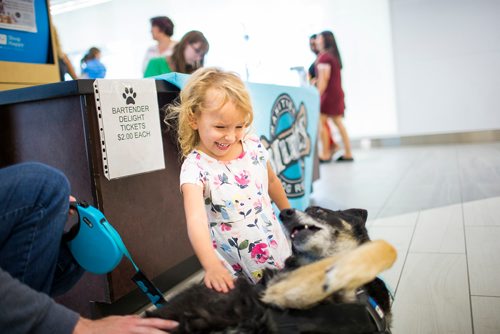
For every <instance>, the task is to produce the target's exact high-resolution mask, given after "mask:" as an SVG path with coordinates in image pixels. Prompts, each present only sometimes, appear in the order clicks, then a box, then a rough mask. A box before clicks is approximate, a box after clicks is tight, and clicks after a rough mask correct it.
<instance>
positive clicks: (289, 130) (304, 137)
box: [155, 73, 319, 210]
mask: <svg viewBox="0 0 500 334" xmlns="http://www.w3.org/2000/svg"><path fill="white" fill-rule="evenodd" d="M155 78H156V79H163V80H166V81H168V82H170V83H172V84H174V85H176V86H177V87H179V88H181V89H182V88H183V87H184V85H185V84H186V81H187V79H188V78H189V76H188V75H185V74H179V73H168V74H164V75H160V76H157V77H155ZM246 85H247V87H248V90H249V92H250V97H251V99H252V104H253V108H254V123H253V127H254V129H255V132H256V133H257V134H258V135H259V136H260V138H261V141H262V142H263V144H264V145H265V146H266V147H267V150H268V152H269V158H270V163H271V165H272V167H273V170H274V171H275V172H276V175H277V176H278V177H279V178H280V180H281V183H282V184H283V188H284V189H285V192H286V193H287V196H288V199H289V201H290V204H291V205H292V207H294V208H296V209H299V210H304V209H305V208H306V207H308V206H309V198H310V195H311V185H312V181H313V180H312V178H313V162H314V161H313V159H314V145H315V144H316V136H317V132H318V123H319V94H318V91H317V89H316V88H314V87H288V86H277V85H267V84H257V83H246Z"/></svg>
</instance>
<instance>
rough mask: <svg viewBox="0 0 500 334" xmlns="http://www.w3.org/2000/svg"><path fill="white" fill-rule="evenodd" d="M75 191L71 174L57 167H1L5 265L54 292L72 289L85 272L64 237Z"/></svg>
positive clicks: (0, 250)
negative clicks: (71, 190)
mask: <svg viewBox="0 0 500 334" xmlns="http://www.w3.org/2000/svg"><path fill="white" fill-rule="evenodd" d="M69 194H70V190H69V183H68V180H67V179H66V177H65V176H64V175H63V174H62V173H61V172H60V171H58V170H56V169H54V168H52V167H49V166H46V165H43V164H40V163H23V164H18V165H13V166H9V167H6V168H2V169H0V268H2V270H4V271H7V272H8V273H10V275H11V276H13V277H15V278H17V279H18V280H20V281H21V282H23V283H25V284H26V285H28V286H30V287H31V288H33V289H35V290H37V291H40V292H44V293H46V294H49V295H52V296H56V295H59V294H62V293H64V292H66V291H68V290H69V289H70V288H71V287H72V286H73V285H74V284H75V283H76V282H77V281H78V280H79V279H80V277H81V276H82V274H83V269H82V268H81V267H80V266H79V265H78V264H77V263H76V262H75V260H74V259H73V257H72V255H71V253H70V252H69V249H68V248H67V246H66V244H65V243H64V242H61V238H62V235H63V232H64V225H65V224H66V221H67V218H68V209H69Z"/></svg>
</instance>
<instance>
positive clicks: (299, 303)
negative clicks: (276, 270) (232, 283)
mask: <svg viewBox="0 0 500 334" xmlns="http://www.w3.org/2000/svg"><path fill="white" fill-rule="evenodd" d="M338 258H339V257H338V256H335V257H329V258H326V259H324V260H321V261H318V262H315V263H312V264H309V265H307V266H304V267H301V268H299V269H296V270H294V271H292V272H289V273H285V274H283V275H280V277H279V280H274V281H273V280H271V281H270V282H269V284H268V286H267V288H266V290H265V291H264V294H263V295H262V298H261V300H262V302H264V303H266V304H271V305H275V306H278V307H280V308H294V309H304V308H308V307H311V306H312V305H314V304H316V303H318V302H320V301H322V300H323V299H325V298H326V297H328V295H327V293H326V292H325V291H324V290H323V288H322V287H323V283H324V282H325V272H326V270H327V268H329V267H331V266H332V265H333V264H334V263H335V261H337V260H338Z"/></svg>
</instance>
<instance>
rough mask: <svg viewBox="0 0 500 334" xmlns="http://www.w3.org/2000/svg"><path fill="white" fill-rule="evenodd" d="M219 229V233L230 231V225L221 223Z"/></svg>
mask: <svg viewBox="0 0 500 334" xmlns="http://www.w3.org/2000/svg"><path fill="white" fill-rule="evenodd" d="M220 229H221V231H223V232H224V231H231V225H230V224H226V223H221V224H220Z"/></svg>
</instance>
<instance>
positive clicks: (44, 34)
mask: <svg viewBox="0 0 500 334" xmlns="http://www.w3.org/2000/svg"><path fill="white" fill-rule="evenodd" d="M0 2H1V1H0ZM30 3H31V2H29V1H28V2H27V4H26V5H23V4H22V3H19V4H18V7H19V8H20V9H19V12H15V13H12V14H13V16H14V17H16V16H20V18H19V20H20V19H21V18H22V17H23V16H24V15H34V16H33V17H31V18H30V20H32V22H31V21H30V24H32V27H31V28H32V29H31V31H23V30H19V29H17V28H15V27H16V24H14V23H12V24H11V25H12V26H13V28H11V29H8V28H6V26H8V25H7V24H4V25H2V26H1V27H0V61H12V62H21V63H32V64H49V63H51V64H53V63H54V57H52V49H51V44H50V26H49V14H48V13H49V11H48V8H47V2H46V0H35V1H34V4H33V6H34V7H33V8H32V10H34V13H33V12H30V9H31V7H29V5H30ZM7 6H8V4H5V5H4V8H6V7H7ZM23 6H25V7H27V8H26V9H25V12H23V11H22V10H21V9H23ZM13 7H14V9H16V8H17V7H16V6H14V5H13ZM0 12H1V11H0ZM0 15H2V14H1V13H0ZM3 15H5V13H4V14H3ZM28 26H29V24H28ZM28 30H30V29H28Z"/></svg>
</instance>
